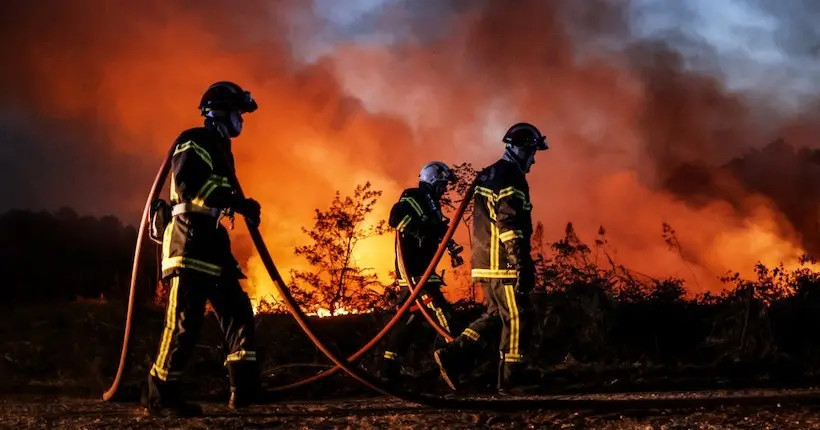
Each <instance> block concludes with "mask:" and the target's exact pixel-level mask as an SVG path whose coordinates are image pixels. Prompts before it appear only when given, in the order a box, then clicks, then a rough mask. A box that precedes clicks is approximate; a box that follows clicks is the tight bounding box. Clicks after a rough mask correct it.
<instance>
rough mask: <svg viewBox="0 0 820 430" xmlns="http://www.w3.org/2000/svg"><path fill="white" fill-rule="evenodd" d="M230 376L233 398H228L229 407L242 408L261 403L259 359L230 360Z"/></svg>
mask: <svg viewBox="0 0 820 430" xmlns="http://www.w3.org/2000/svg"><path fill="white" fill-rule="evenodd" d="M228 376H229V377H230V381H231V398H230V399H228V408H229V409H240V408H244V407H247V406H250V405H253V404H258V403H260V399H261V395H262V393H261V387H260V385H259V365H258V362H257V361H255V360H253V361H249V360H241V361H232V362H229V363H228Z"/></svg>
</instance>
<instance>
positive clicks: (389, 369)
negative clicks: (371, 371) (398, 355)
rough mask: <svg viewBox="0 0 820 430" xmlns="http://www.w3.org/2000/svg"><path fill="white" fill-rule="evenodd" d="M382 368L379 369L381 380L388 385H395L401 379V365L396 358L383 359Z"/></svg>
mask: <svg viewBox="0 0 820 430" xmlns="http://www.w3.org/2000/svg"><path fill="white" fill-rule="evenodd" d="M380 364H381V367H380V368H379V379H381V380H382V381H384V382H386V383H388V384H395V383H396V382H398V380H399V378H400V377H401V364H399V362H398V360H396V359H395V358H387V357H384V358H382V361H381V363H380Z"/></svg>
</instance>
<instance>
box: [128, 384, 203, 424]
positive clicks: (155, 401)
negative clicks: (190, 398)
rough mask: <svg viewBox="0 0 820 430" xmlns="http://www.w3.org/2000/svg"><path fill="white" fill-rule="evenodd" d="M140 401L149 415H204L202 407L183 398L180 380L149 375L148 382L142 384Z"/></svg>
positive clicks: (170, 416)
mask: <svg viewBox="0 0 820 430" xmlns="http://www.w3.org/2000/svg"><path fill="white" fill-rule="evenodd" d="M141 391H142V393H141V396H140V403H141V404H142V407H143V408H145V411H146V412H147V413H148V414H149V415H153V416H158V417H166V418H186V417H198V416H202V407H201V406H199V405H198V404H196V403H189V402H187V401H185V400H183V398H182V394H181V392H180V386H179V383H178V382H166V381H161V380H159V379H157V378H155V377H154V376H151V375H149V376H148V383H147V384H145V385H143V386H142V390H141Z"/></svg>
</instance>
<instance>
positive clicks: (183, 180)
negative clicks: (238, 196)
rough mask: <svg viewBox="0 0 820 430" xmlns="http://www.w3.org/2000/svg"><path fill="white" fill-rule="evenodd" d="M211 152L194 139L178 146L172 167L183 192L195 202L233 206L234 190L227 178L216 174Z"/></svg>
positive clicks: (220, 206) (214, 205) (197, 203)
mask: <svg viewBox="0 0 820 430" xmlns="http://www.w3.org/2000/svg"><path fill="white" fill-rule="evenodd" d="M213 166H214V160H213V158H212V156H211V154H209V153H208V151H206V150H205V148H203V147H202V146H200V145H198V144H197V143H196V142H194V141H193V140H188V141H185V142H182V143H180V144H178V145H177V147H176V149H175V150H174V155H173V160H172V168H173V170H174V178H175V181H176V184H177V187H178V188H179V191H180V194H181V195H182V196H183V197H184V198H185V199H186V200H188V201H190V202H191V203H193V204H195V205H199V206H206V207H211V208H220V209H222V208H227V207H231V206H232V205H233V203H234V202H233V199H234V190H233V187H232V186H231V183H230V181H229V179H228V178H226V177H224V176H219V175H215V174H214V173H213Z"/></svg>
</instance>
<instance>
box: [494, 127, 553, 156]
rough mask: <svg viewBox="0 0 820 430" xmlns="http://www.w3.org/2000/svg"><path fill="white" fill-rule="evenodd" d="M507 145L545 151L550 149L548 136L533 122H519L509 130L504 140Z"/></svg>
mask: <svg viewBox="0 0 820 430" xmlns="http://www.w3.org/2000/svg"><path fill="white" fill-rule="evenodd" d="M502 141H503V142H504V143H506V144H507V146H514V147H520V148H527V149H535V150H537V151H543V150H545V149H549V145H548V144H547V138H546V137H545V136H544V135H542V134H541V132H540V131H539V130H538V129H537V128H536V127H535V126H534V125H532V124H530V123H526V122H519V123H518V124H515V125H513V126H512V127H510V129H509V130H507V133H506V134H505V135H504V139H503V140H502Z"/></svg>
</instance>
